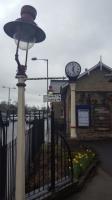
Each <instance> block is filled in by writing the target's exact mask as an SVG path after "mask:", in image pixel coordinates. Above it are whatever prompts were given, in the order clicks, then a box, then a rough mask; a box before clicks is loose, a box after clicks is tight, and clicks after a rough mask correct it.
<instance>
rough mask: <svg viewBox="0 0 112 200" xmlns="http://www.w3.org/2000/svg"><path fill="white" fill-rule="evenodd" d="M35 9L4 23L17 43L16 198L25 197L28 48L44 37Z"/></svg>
mask: <svg viewBox="0 0 112 200" xmlns="http://www.w3.org/2000/svg"><path fill="white" fill-rule="evenodd" d="M36 15H37V11H36V9H35V8H34V7H32V6H30V5H25V6H23V7H22V9H21V18H18V19H16V20H15V21H12V22H9V23H7V24H5V25H4V31H5V33H6V34H7V35H8V36H9V37H11V38H14V39H15V42H16V44H17V49H16V54H15V60H16V62H17V65H18V69H17V74H16V78H17V79H18V83H17V86H18V125H17V158H16V194H15V198H16V200H24V199H25V86H26V85H25V81H26V78H27V75H26V69H27V58H28V50H29V49H30V48H31V47H32V46H33V45H34V43H39V42H42V41H43V40H44V39H45V37H46V36H45V33H44V31H43V30H42V29H41V28H39V27H38V26H37V24H36V23H35V22H34V20H35V18H36ZM19 49H21V50H24V51H25V54H26V56H25V63H24V65H21V64H20V61H19V57H18V52H19Z"/></svg>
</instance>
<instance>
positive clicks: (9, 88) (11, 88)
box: [2, 86, 16, 108]
mask: <svg viewBox="0 0 112 200" xmlns="http://www.w3.org/2000/svg"><path fill="white" fill-rule="evenodd" d="M2 88H5V89H8V108H9V105H10V100H11V99H10V91H11V90H15V89H16V88H15V87H6V86H2Z"/></svg>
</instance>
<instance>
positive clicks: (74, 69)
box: [65, 62, 81, 79]
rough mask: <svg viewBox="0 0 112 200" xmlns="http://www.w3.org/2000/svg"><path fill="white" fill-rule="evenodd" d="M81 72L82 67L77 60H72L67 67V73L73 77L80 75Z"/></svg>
mask: <svg viewBox="0 0 112 200" xmlns="http://www.w3.org/2000/svg"><path fill="white" fill-rule="evenodd" d="M80 72H81V67H80V65H79V63H77V62H70V63H68V64H67V65H66V67H65V73H66V75H67V76H68V77H69V78H71V79H73V78H76V77H77V76H79V74H80Z"/></svg>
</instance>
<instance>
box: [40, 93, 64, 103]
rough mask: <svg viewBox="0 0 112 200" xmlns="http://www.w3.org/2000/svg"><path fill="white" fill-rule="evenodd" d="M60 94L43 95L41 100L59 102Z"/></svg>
mask: <svg viewBox="0 0 112 200" xmlns="http://www.w3.org/2000/svg"><path fill="white" fill-rule="evenodd" d="M60 101H61V94H52V95H44V96H43V102H60Z"/></svg>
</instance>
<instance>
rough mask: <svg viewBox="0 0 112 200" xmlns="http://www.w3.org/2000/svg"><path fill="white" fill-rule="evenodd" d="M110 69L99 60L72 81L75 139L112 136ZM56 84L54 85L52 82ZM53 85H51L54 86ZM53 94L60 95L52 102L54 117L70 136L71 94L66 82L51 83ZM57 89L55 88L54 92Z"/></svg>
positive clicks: (111, 70) (111, 84) (111, 69)
mask: <svg viewBox="0 0 112 200" xmlns="http://www.w3.org/2000/svg"><path fill="white" fill-rule="evenodd" d="M110 73H112V68H110V67H108V66H107V65H105V64H104V63H102V62H101V61H100V62H99V63H98V64H96V65H95V66H94V67H92V68H90V69H89V70H87V69H86V70H85V72H83V73H82V74H80V76H79V78H78V79H77V81H76V113H74V114H75V115H76V124H77V125H76V133H77V138H79V139H91V138H102V137H112V83H111V80H110V78H109V77H108V76H107V75H108V74H110ZM56 82H57V83H56ZM53 84H54V85H55V86H54V85H53ZM51 85H52V87H53V90H54V92H56V90H57V93H60V92H61V95H62V101H61V102H60V103H54V110H55V113H56V115H55V116H56V118H57V119H58V120H59V119H62V120H63V123H64V124H65V127H66V134H67V136H68V137H70V116H71V110H70V108H71V105H70V104H71V91H70V85H69V82H68V81H67V80H64V81H60V84H58V81H54V82H53V81H51ZM56 85H58V87H56ZM57 88H58V89H57Z"/></svg>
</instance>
